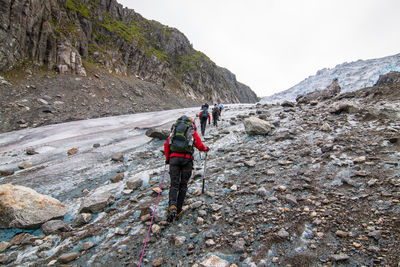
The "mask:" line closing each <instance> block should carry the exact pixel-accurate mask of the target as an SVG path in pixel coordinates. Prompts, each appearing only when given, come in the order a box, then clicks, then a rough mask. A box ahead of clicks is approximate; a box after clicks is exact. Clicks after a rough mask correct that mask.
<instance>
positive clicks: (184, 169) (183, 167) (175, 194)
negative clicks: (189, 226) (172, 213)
mask: <svg viewBox="0 0 400 267" xmlns="http://www.w3.org/2000/svg"><path fill="white" fill-rule="evenodd" d="M192 170H193V160H192V159H187V158H180V157H172V158H170V160H169V176H170V179H171V185H170V188H169V206H171V205H175V206H176V208H177V213H179V212H181V210H182V206H183V201H184V200H185V196H186V191H187V188H188V181H189V178H190V176H191V175H192Z"/></svg>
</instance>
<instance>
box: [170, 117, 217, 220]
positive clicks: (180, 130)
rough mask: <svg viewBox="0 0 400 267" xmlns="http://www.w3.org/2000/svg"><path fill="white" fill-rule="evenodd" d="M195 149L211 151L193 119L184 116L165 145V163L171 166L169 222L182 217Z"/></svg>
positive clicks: (173, 128)
mask: <svg viewBox="0 0 400 267" xmlns="http://www.w3.org/2000/svg"><path fill="white" fill-rule="evenodd" d="M193 147H196V148H197V149H198V150H200V151H209V150H210V149H209V148H208V147H206V146H205V145H204V144H203V143H202V142H201V139H200V136H199V135H198V134H197V132H196V125H195V123H194V119H193V118H192V117H186V116H182V117H180V118H179V119H178V120H177V121H176V123H175V124H174V125H173V126H172V130H171V135H170V136H169V137H168V139H167V140H166V141H165V143H164V154H165V160H166V161H165V163H166V164H169V176H170V178H171V185H170V189H169V207H168V209H167V212H168V215H167V220H168V221H169V222H172V221H173V220H174V219H175V218H178V217H180V216H182V213H183V210H182V207H183V202H184V200H185V196H186V191H187V187H188V181H189V178H190V176H191V175H192V169H193V151H194V149H193Z"/></svg>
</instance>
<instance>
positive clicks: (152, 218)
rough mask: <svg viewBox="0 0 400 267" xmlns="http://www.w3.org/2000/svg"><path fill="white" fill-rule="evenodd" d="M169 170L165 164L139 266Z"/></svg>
mask: <svg viewBox="0 0 400 267" xmlns="http://www.w3.org/2000/svg"><path fill="white" fill-rule="evenodd" d="M166 170H167V164H165V165H164V172H163V177H162V180H161V184H160V189H161V190H160V192H159V193H158V196H157V199H156V204H155V205H154V210H153V215H152V216H151V221H150V225H149V230H148V231H147V235H146V240H145V241H144V246H143V250H142V256H141V257H140V261H139V265H138V267H140V264H141V263H142V259H143V256H144V250H145V248H146V245H147V240H148V239H149V234H150V230H151V225H152V224H153V220H154V215H155V214H156V208H157V204H158V199H159V198H160V194H161V193H162V185H163V182H164V177H165V171H166Z"/></svg>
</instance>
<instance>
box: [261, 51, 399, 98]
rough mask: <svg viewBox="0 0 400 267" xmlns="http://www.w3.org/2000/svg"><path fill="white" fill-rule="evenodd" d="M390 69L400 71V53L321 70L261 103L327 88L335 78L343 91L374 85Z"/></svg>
mask: <svg viewBox="0 0 400 267" xmlns="http://www.w3.org/2000/svg"><path fill="white" fill-rule="evenodd" d="M390 71H400V54H396V55H393V56H388V57H383V58H377V59H369V60H358V61H354V62H350V63H347V62H345V63H343V64H339V65H337V66H335V68H333V69H329V68H325V69H322V70H319V71H318V72H317V73H316V74H315V75H314V76H310V77H308V78H307V79H305V80H303V81H302V82H300V83H298V84H296V85H295V86H293V87H291V88H289V89H287V90H285V91H282V92H280V93H277V94H274V95H272V96H268V97H264V98H262V100H261V103H275V102H277V101H284V100H289V101H293V100H295V99H296V96H297V95H305V94H307V93H310V92H313V91H317V90H323V89H325V88H326V87H327V86H329V85H330V84H331V83H332V80H334V79H338V81H339V85H340V87H341V91H342V92H351V91H355V90H358V89H360V88H365V87H370V86H372V85H374V84H375V82H376V81H377V80H378V78H379V75H382V74H386V73H388V72H390Z"/></svg>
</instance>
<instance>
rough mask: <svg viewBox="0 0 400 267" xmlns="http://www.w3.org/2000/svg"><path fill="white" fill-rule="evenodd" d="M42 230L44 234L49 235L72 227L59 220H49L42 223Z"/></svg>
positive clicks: (66, 230) (69, 229)
mask: <svg viewBox="0 0 400 267" xmlns="http://www.w3.org/2000/svg"><path fill="white" fill-rule="evenodd" d="M42 230H43V233H44V234H45V235H51V234H55V233H58V232H68V231H71V230H72V228H71V226H69V225H67V224H65V223H64V222H63V221H61V220H51V221H48V222H45V223H44V224H42Z"/></svg>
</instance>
